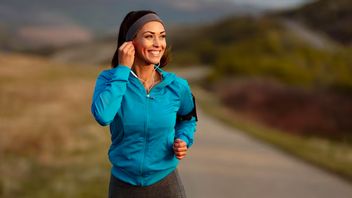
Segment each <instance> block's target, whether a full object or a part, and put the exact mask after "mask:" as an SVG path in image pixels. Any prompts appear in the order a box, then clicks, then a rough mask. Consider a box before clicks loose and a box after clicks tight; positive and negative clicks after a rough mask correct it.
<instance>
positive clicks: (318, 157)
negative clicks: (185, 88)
mask: <svg viewBox="0 0 352 198" xmlns="http://www.w3.org/2000/svg"><path fill="white" fill-rule="evenodd" d="M192 90H194V91H195V94H196V95H197V98H198V99H197V101H198V104H199V105H200V106H201V107H202V109H203V110H204V111H205V112H206V113H208V114H210V115H213V116H214V117H216V118H217V119H219V120H221V121H223V122H225V123H226V124H228V125H230V126H232V127H235V128H238V129H240V130H241V131H242V132H244V133H246V134H248V135H250V136H252V137H255V138H256V139H260V140H262V141H264V142H266V143H269V144H271V145H273V146H275V147H277V148H279V149H281V150H283V151H285V152H287V153H289V154H291V155H293V156H295V157H298V158H300V159H302V160H304V161H306V162H308V163H311V164H314V165H315V166H317V167H320V168H323V169H325V170H328V171H330V172H332V173H335V174H337V175H339V176H341V177H342V178H344V179H346V180H347V181H349V182H352V145H351V144H348V143H344V142H335V141H332V140H327V139H323V138H319V137H302V136H297V135H292V134H289V133H285V132H283V131H279V130H276V129H272V128H270V127H268V126H265V125H263V124H260V123H258V122H254V121H251V120H249V119H246V118H244V117H243V116H240V115H239V114H238V113H236V112H234V111H232V110H230V109H229V108H226V107H225V106H224V105H222V104H221V103H220V101H219V100H218V99H217V98H216V97H215V96H214V95H212V94H211V93H209V92H207V91H205V90H204V89H202V88H200V87H197V86H193V88H192Z"/></svg>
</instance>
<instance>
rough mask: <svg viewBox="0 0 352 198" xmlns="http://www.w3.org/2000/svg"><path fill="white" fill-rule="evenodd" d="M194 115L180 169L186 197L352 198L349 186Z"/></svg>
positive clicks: (253, 140) (209, 119) (234, 130)
mask: <svg viewBox="0 0 352 198" xmlns="http://www.w3.org/2000/svg"><path fill="white" fill-rule="evenodd" d="M197 110H198V109H197ZM198 111H199V122H198V127H197V132H196V134H195V143H194V145H193V146H192V147H191V149H190V150H189V152H188V155H187V157H186V158H184V159H183V160H182V161H181V162H180V166H179V173H180V175H181V178H182V181H183V184H184V186H185V190H186V192H187V195H188V197H189V198H210V197H212V198H222V197H234V198H257V197H258V198H352V184H351V183H348V182H346V181H345V180H342V179H340V178H339V177H337V176H335V175H333V174H330V173H328V172H325V171H323V170H321V169H319V168H316V167H314V166H312V165H309V164H307V163H305V162H303V161H301V160H299V159H297V158H294V157H292V156H290V155H287V154H285V153H284V152H281V151H279V150H277V149H275V148H273V147H271V146H269V145H266V144H264V143H262V142H260V141H258V140H255V139H253V138H251V137H249V136H247V135H245V134H243V133H241V132H240V131H238V130H236V129H233V128H230V127H227V126H226V125H224V124H223V123H221V122H219V121H217V120H215V119H214V118H212V117H209V116H208V115H206V114H204V113H203V112H202V111H201V109H199V110H198Z"/></svg>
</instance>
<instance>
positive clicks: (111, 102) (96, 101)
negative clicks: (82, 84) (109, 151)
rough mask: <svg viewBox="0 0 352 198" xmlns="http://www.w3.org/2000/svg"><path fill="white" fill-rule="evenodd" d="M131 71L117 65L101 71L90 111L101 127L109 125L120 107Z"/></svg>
mask: <svg viewBox="0 0 352 198" xmlns="http://www.w3.org/2000/svg"><path fill="white" fill-rule="evenodd" d="M130 71H131V69H130V68H129V67H127V66H123V65H119V66H117V67H115V68H112V69H110V70H107V71H103V72H101V73H100V75H99V76H98V78H97V81H96V84H95V89H94V94H93V99H92V105H91V111H92V114H93V116H94V118H95V120H96V121H97V122H98V123H99V124H100V125H102V126H106V125H108V124H110V123H111V122H112V121H113V119H114V117H115V115H116V113H117V112H118V111H119V109H120V107H121V102H122V98H123V96H124V94H125V92H126V86H127V82H128V77H129V74H130Z"/></svg>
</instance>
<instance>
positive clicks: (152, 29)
mask: <svg viewBox="0 0 352 198" xmlns="http://www.w3.org/2000/svg"><path fill="white" fill-rule="evenodd" d="M133 45H134V47H135V52H136V56H135V62H137V63H146V64H148V65H149V64H158V63H160V59H161V57H162V56H163V54H164V52H165V48H166V33H165V29H164V26H163V25H162V24H161V23H160V22H158V21H151V22H148V23H146V24H144V26H143V27H142V28H141V29H140V30H139V31H138V33H137V35H136V37H135V38H134V39H133Z"/></svg>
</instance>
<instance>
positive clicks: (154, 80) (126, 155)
mask: <svg viewBox="0 0 352 198" xmlns="http://www.w3.org/2000/svg"><path fill="white" fill-rule="evenodd" d="M166 46H167V45H166V32H165V28H164V23H163V21H162V20H161V19H160V18H159V17H158V15H157V14H156V13H155V12H153V11H148V10H141V11H133V12H130V13H128V14H127V15H126V16H125V18H124V20H123V21H122V23H121V26H120V30H119V36H118V44H117V49H116V52H115V54H114V57H113V59H112V63H111V66H112V68H111V69H109V70H104V71H102V72H101V73H100V75H99V76H98V78H97V82H96V87H95V90H94V95H93V102H92V106H91V110H92V113H93V115H94V117H95V119H96V121H97V122H98V123H99V124H101V125H102V126H106V125H110V132H111V141H112V144H111V146H110V149H109V159H110V162H111V163H112V170H111V178H110V186H109V197H185V192H184V189H183V185H182V183H181V181H180V178H179V175H178V174H177V169H176V167H177V165H178V163H179V160H181V159H183V158H184V157H185V156H186V154H187V150H188V149H189V148H190V147H191V145H192V144H193V134H194V132H195V129H196V121H197V116H196V110H195V103H194V98H193V95H192V93H191V90H190V87H189V85H188V83H187V81H186V80H184V79H182V78H180V77H177V76H176V75H175V74H173V73H169V72H166V71H164V70H162V69H161V67H163V66H165V65H166V64H167V60H168V53H167V50H166V49H167V48H166Z"/></svg>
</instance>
